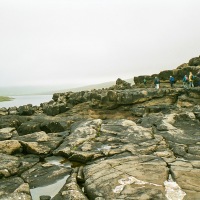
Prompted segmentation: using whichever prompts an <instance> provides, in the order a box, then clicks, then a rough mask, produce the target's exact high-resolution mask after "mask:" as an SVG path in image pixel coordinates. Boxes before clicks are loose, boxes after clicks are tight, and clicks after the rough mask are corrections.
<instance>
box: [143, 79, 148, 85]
mask: <svg viewBox="0 0 200 200" xmlns="http://www.w3.org/2000/svg"><path fill="white" fill-rule="evenodd" d="M143 83H144V86H145V87H146V86H147V80H146V77H144V80H143Z"/></svg>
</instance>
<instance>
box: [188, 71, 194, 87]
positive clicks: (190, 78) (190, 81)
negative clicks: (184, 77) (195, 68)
mask: <svg viewBox="0 0 200 200" xmlns="http://www.w3.org/2000/svg"><path fill="white" fill-rule="evenodd" d="M193 80H194V76H193V74H192V72H190V74H189V85H190V87H194V83H193Z"/></svg>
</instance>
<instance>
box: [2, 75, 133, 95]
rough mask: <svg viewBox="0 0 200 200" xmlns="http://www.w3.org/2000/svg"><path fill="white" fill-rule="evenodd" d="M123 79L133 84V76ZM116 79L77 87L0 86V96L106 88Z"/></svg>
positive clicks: (48, 93)
mask: <svg viewBox="0 0 200 200" xmlns="http://www.w3.org/2000/svg"><path fill="white" fill-rule="evenodd" d="M125 81H127V82H129V83H131V84H134V82H133V78H130V79H126V80H125ZM115 83H116V81H110V82H105V83H100V84H94V85H87V86H83V87H77V88H69V86H68V87H67V86H65V85H62V86H53V87H52V86H21V87H0V96H17V95H37V94H38V95H51V94H54V93H60V92H69V91H72V92H78V91H84V90H92V89H102V88H108V87H111V86H113V85H115Z"/></svg>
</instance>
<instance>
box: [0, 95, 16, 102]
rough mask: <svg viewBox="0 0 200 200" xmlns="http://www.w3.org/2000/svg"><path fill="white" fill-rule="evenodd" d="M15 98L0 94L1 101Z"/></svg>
mask: <svg viewBox="0 0 200 200" xmlns="http://www.w3.org/2000/svg"><path fill="white" fill-rule="evenodd" d="M13 99H14V98H11V97H6V96H0V102H3V101H12V100H13Z"/></svg>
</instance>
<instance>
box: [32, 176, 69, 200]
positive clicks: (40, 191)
mask: <svg viewBox="0 0 200 200" xmlns="http://www.w3.org/2000/svg"><path fill="white" fill-rule="evenodd" d="M68 177H69V175H67V176H65V177H64V178H63V179H61V180H58V181H57V182H55V183H53V184H51V185H47V186H42V187H37V188H33V189H30V192H31V196H32V199H33V200H40V196H42V195H48V196H51V198H53V197H54V196H55V195H56V194H57V193H58V192H59V191H60V189H61V188H62V187H63V185H64V184H65V182H66V180H67V178H68Z"/></svg>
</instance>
